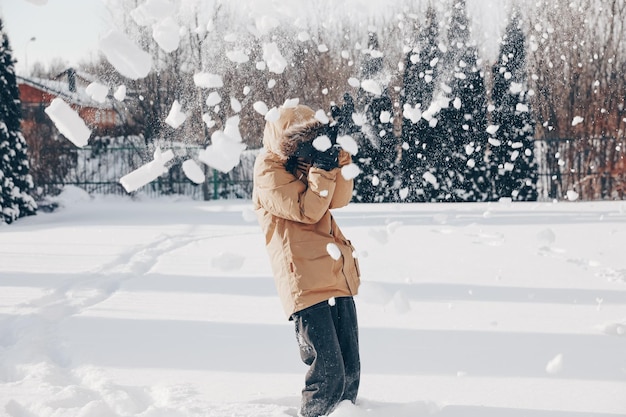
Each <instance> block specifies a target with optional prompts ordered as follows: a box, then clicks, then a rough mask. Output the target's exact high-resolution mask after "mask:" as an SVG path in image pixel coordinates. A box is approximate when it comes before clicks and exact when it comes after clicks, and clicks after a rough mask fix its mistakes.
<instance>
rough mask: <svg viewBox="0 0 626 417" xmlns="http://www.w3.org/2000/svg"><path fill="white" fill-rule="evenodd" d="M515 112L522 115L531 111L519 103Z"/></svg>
mask: <svg viewBox="0 0 626 417" xmlns="http://www.w3.org/2000/svg"><path fill="white" fill-rule="evenodd" d="M515 111H518V112H520V113H528V111H529V109H528V106H527V105H526V104H523V103H517V104H516V105H515Z"/></svg>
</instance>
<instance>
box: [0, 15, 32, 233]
mask: <svg viewBox="0 0 626 417" xmlns="http://www.w3.org/2000/svg"><path fill="white" fill-rule="evenodd" d="M20 105H21V104H20V98H19V90H18V88H17V79H16V77H15V69H14V60H13V57H12V52H11V47H10V45H9V39H8V37H7V35H6V33H5V32H4V27H3V24H2V19H0V223H12V222H13V221H15V220H17V219H18V218H20V217H22V216H27V215H31V214H35V211H36V209H37V205H36V203H35V201H34V200H33V198H32V197H31V196H30V195H29V190H30V189H32V187H33V181H32V178H31V176H30V175H29V163H28V157H27V154H26V151H27V150H26V141H25V140H24V136H23V135H22V132H21V127H20V123H21V119H22V114H21V107H20Z"/></svg>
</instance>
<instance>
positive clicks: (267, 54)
mask: <svg viewBox="0 0 626 417" xmlns="http://www.w3.org/2000/svg"><path fill="white" fill-rule="evenodd" d="M263 60H264V61H265V63H266V64H267V68H268V69H269V71H270V72H273V73H275V74H282V73H283V71H285V68H286V67H287V61H286V60H285V58H283V56H282V55H281V54H280V51H279V50H278V45H276V43H274V42H270V43H265V44H263Z"/></svg>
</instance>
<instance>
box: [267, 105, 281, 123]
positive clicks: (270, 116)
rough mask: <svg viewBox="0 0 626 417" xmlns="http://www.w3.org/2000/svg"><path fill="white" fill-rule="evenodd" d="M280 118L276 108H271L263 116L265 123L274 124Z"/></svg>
mask: <svg viewBox="0 0 626 417" xmlns="http://www.w3.org/2000/svg"><path fill="white" fill-rule="evenodd" d="M279 117H280V111H279V110H278V108H277V107H272V108H271V109H270V110H269V111H268V112H267V113H266V114H265V121H267V122H275V121H277V120H278V118H279Z"/></svg>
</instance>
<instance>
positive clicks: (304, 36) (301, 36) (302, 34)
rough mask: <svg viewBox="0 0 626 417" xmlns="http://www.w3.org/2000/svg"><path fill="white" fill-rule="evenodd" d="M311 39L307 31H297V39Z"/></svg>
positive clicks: (302, 40) (304, 40) (301, 40)
mask: <svg viewBox="0 0 626 417" xmlns="http://www.w3.org/2000/svg"><path fill="white" fill-rule="evenodd" d="M310 39H311V36H309V34H308V33H307V32H300V33H298V40H299V41H300V42H306V41H308V40H310Z"/></svg>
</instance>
